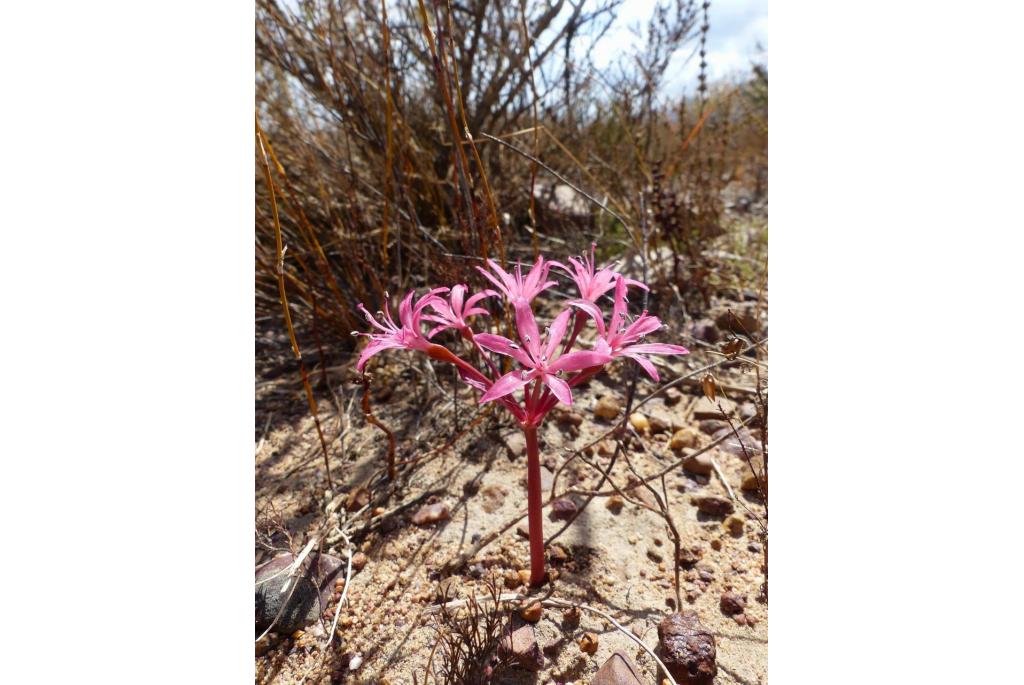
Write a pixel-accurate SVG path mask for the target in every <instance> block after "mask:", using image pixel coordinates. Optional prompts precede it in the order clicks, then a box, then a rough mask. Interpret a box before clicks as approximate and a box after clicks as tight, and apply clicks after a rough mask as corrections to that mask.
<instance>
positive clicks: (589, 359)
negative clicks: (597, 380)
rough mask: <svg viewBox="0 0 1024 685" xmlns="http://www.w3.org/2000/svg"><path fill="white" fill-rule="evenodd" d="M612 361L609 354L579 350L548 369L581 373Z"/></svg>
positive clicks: (556, 361) (562, 357)
mask: <svg viewBox="0 0 1024 685" xmlns="http://www.w3.org/2000/svg"><path fill="white" fill-rule="evenodd" d="M611 360H612V358H611V356H610V355H607V354H601V353H600V352H591V351H589V350H579V351H577V352H570V353H569V354H566V355H563V356H561V357H559V358H558V359H556V360H555V363H554V364H552V365H551V366H549V367H548V368H549V369H550V370H552V371H580V370H582V369H589V368H590V367H591V366H601V365H602V364H607V363H608V362H610V361H611Z"/></svg>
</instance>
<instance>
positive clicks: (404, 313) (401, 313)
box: [398, 290, 416, 328]
mask: <svg viewBox="0 0 1024 685" xmlns="http://www.w3.org/2000/svg"><path fill="white" fill-rule="evenodd" d="M415 296H416V291H415V290H410V291H409V292H408V293H406V295H405V297H404V298H402V303H401V304H400V305H398V320H399V321H401V322H402V326H403V327H405V328H412V327H413V326H412V298H413V297H415Z"/></svg>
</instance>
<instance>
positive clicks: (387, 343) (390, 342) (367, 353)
mask: <svg viewBox="0 0 1024 685" xmlns="http://www.w3.org/2000/svg"><path fill="white" fill-rule="evenodd" d="M396 347H405V346H404V345H402V343H400V342H398V341H397V340H395V339H394V338H379V339H377V340H374V341H373V342H371V343H370V344H369V345H367V346H366V347H365V348H364V349H363V352H362V354H360V355H359V361H358V362H357V363H356V371H358V372H359V373H362V372H363V367H364V366H366V362H367V361H369V359H370V357H372V356H373V355H375V354H377V353H378V352H383V351H384V350H388V349H393V348H396Z"/></svg>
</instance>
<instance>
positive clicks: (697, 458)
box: [683, 452, 713, 476]
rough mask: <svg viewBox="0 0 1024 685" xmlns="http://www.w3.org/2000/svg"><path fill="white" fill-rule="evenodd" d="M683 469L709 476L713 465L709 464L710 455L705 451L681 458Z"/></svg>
mask: <svg viewBox="0 0 1024 685" xmlns="http://www.w3.org/2000/svg"><path fill="white" fill-rule="evenodd" d="M683 469H684V470H686V471H689V472H690V473H696V474H699V475H701V476H709V475H711V471H712V469H713V466H712V465H711V455H709V454H708V453H707V452H702V453H701V454H691V455H690V456H688V457H686V458H685V459H683Z"/></svg>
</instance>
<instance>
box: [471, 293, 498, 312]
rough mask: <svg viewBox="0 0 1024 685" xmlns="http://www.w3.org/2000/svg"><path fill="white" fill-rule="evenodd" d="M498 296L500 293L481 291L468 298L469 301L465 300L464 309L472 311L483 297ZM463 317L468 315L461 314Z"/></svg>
mask: <svg viewBox="0 0 1024 685" xmlns="http://www.w3.org/2000/svg"><path fill="white" fill-rule="evenodd" d="M499 295H501V293H499V292H497V291H495V290H481V291H480V292H478V293H477V294H475V295H470V296H469V299H468V300H466V309H472V308H473V307H474V306H475V305H476V303H477V302H479V301H480V300H482V299H484V298H485V297H498V296H499ZM463 316H469V314H468V313H467V314H463Z"/></svg>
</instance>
